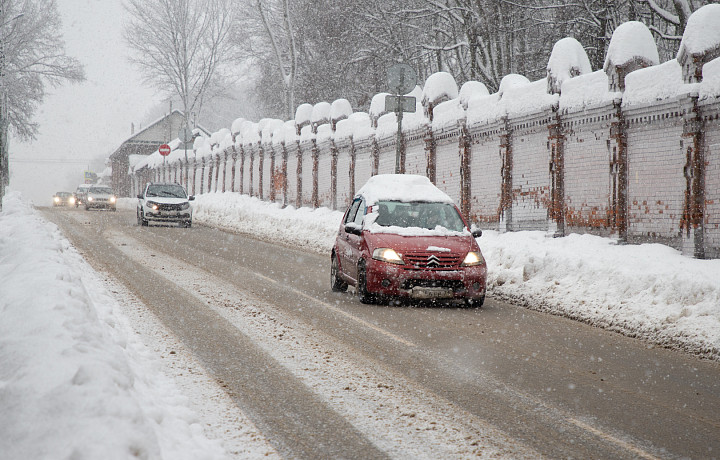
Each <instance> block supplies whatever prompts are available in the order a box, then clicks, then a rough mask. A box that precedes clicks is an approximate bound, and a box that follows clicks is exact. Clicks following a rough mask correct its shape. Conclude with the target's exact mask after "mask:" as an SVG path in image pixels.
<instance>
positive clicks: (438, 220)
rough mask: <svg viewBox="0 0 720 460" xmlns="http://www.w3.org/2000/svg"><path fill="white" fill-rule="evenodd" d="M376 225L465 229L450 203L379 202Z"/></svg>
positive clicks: (458, 230) (457, 230) (455, 230)
mask: <svg viewBox="0 0 720 460" xmlns="http://www.w3.org/2000/svg"><path fill="white" fill-rule="evenodd" d="M376 206H377V212H378V217H377V219H376V220H375V223H376V224H378V225H381V226H383V227H391V226H394V227H404V228H408V227H418V228H427V229H430V230H434V229H435V228H436V227H438V226H439V227H444V228H446V229H448V230H450V231H454V232H462V231H463V229H464V228H465V224H464V223H463V220H462V218H460V214H458V212H457V209H455V206H453V205H452V204H450V203H427V202H412V203H405V202H401V201H379V202H378V203H377V204H376V205H375V206H373V208H375V207H376Z"/></svg>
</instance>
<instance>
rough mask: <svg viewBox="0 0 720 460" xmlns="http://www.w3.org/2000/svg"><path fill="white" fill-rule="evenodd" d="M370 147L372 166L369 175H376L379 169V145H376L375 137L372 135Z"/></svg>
mask: <svg viewBox="0 0 720 460" xmlns="http://www.w3.org/2000/svg"><path fill="white" fill-rule="evenodd" d="M370 148H371V149H372V152H371V153H372V168H371V171H370V175H371V176H377V175H378V172H379V170H380V146H379V145H378V142H377V137H375V136H373V138H372V146H371V147H370Z"/></svg>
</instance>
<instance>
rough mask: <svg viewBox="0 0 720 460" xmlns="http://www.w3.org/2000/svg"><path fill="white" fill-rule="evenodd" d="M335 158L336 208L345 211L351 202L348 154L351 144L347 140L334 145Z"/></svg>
mask: <svg viewBox="0 0 720 460" xmlns="http://www.w3.org/2000/svg"><path fill="white" fill-rule="evenodd" d="M336 147H337V149H338V156H337V208H338V209H340V210H345V208H347V207H348V205H349V204H350V201H351V200H352V196H351V191H350V174H351V173H354V171H350V153H351V144H350V141H349V140H346V141H344V142H339V143H337V144H336Z"/></svg>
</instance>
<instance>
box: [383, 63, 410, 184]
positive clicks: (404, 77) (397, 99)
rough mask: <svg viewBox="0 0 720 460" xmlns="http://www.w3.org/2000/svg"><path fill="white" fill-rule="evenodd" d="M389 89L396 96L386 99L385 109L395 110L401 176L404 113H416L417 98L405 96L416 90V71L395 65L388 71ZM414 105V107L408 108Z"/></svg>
mask: <svg viewBox="0 0 720 460" xmlns="http://www.w3.org/2000/svg"><path fill="white" fill-rule="evenodd" d="M387 79H388V87H389V89H390V93H392V94H394V96H387V97H386V98H385V109H386V110H388V111H390V110H391V109H390V108H388V105H390V104H392V106H393V108H394V109H395V110H394V112H395V115H396V118H397V139H396V140H395V174H401V173H403V172H404V171H403V170H404V169H405V168H404V167H403V165H402V164H401V163H402V162H401V159H402V153H403V133H402V121H403V113H404V112H405V111H408V112H414V111H415V98H414V97H408V96H403V94H407V93H409V92H410V91H412V90H413V88H415V84H416V83H417V74H416V73H415V69H413V68H412V67H410V66H409V65H407V64H404V63H398V64H395V65H393V66H392V67H390V68H389V69H388V70H387ZM408 105H412V107H406V106H408Z"/></svg>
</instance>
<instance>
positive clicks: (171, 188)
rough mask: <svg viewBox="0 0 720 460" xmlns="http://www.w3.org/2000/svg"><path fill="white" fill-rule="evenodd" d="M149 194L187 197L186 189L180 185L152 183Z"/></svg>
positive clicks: (148, 190)
mask: <svg viewBox="0 0 720 460" xmlns="http://www.w3.org/2000/svg"><path fill="white" fill-rule="evenodd" d="M147 196H157V197H166V198H187V195H186V194H185V189H184V188H182V186H180V185H150V186H148V189H147Z"/></svg>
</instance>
